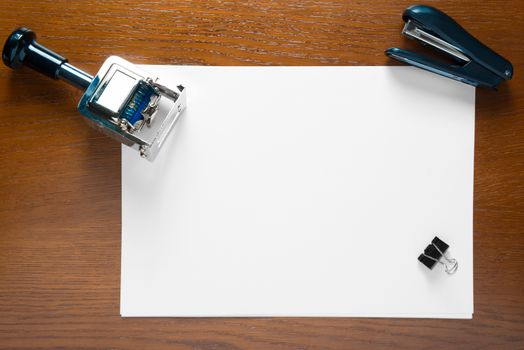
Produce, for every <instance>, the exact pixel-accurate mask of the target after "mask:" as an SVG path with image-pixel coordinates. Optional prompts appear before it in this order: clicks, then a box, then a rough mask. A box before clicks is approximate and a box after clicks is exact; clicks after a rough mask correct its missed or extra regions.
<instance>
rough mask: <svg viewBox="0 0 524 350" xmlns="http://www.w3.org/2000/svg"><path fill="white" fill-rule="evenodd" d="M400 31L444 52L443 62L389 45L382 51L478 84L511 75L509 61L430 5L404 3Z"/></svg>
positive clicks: (487, 84)
mask: <svg viewBox="0 0 524 350" xmlns="http://www.w3.org/2000/svg"><path fill="white" fill-rule="evenodd" d="M402 19H403V20H404V22H406V24H405V26H404V29H403V30H402V34H404V35H405V36H407V37H408V38H411V39H415V40H418V41H420V42H422V44H426V45H429V46H431V47H433V48H435V49H437V50H439V51H442V52H444V53H445V54H447V55H448V56H449V57H450V58H451V59H452V60H453V61H454V62H455V63H453V64H446V63H443V62H439V61H436V60H434V59H431V58H429V57H427V56H423V55H420V54H417V53H414V52H410V51H406V50H402V49H397V48H390V49H387V50H386V51H385V54H386V55H387V56H389V57H391V58H394V59H396V60H399V61H401V62H404V63H407V64H411V65H413V66H416V67H419V68H422V69H425V70H427V71H430V72H433V73H437V74H440V75H442V76H445V77H448V78H451V79H455V80H458V81H460V82H463V83H466V84H470V85H473V86H478V87H487V88H492V89H495V88H496V86H497V85H498V84H499V83H501V82H502V81H504V80H510V79H511V78H512V76H513V66H512V65H511V62H509V61H508V60H506V59H505V58H504V57H502V56H500V55H498V54H497V53H495V52H494V51H493V50H491V49H490V48H489V47H487V46H486V45H484V44H483V43H481V42H480V41H479V40H477V39H476V38H474V37H473V36H472V35H471V34H469V33H468V32H467V31H466V30H464V28H462V27H461V26H460V25H459V24H458V23H457V22H455V21H454V20H453V18H451V17H449V16H448V15H446V14H445V13H444V12H442V11H440V10H437V9H436V8H434V7H431V6H425V5H414V6H410V7H408V8H407V9H406V10H405V11H404V13H403V15H402Z"/></svg>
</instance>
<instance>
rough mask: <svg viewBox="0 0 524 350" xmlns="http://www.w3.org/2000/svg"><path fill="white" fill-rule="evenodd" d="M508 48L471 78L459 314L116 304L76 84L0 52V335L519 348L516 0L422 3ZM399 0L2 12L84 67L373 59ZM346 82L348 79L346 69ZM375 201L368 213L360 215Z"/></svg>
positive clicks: (103, 151) (82, 342)
mask: <svg viewBox="0 0 524 350" xmlns="http://www.w3.org/2000/svg"><path fill="white" fill-rule="evenodd" d="M428 3H430V4H434V5H436V6H437V7H439V8H441V9H443V10H445V11H446V12H447V13H448V14H450V15H451V16H453V17H454V18H455V19H457V20H458V21H459V22H460V23H461V24H462V25H463V26H464V27H466V28H467V29H468V30H469V31H470V32H471V33H472V34H473V35H475V36H477V37H478V38H480V40H482V41H483V42H484V43H486V44H488V45H489V46H491V47H492V48H493V49H495V50H496V51H497V52H499V53H500V54H502V55H503V56H505V57H507V58H509V59H510V60H511V61H512V62H513V64H514V67H515V78H514V79H513V80H512V81H510V82H508V83H505V84H503V85H502V86H501V87H500V90H499V91H498V92H494V91H486V90H478V91H477V105H476V106H477V107H476V146H475V147H476V149H475V199H474V254H475V268H474V271H475V275H474V285H475V314H474V317H473V320H427V319H358V318H357V319H351V318H342V319H335V318H226V319H222V318H204V319H196V318H195V319H192V318H188V319H183V318H156V319H151V318H143V319H122V318H121V317H120V315H119V287H120V285H119V284H120V231H121V219H120V215H121V209H120V205H121V203H120V196H121V192H120V191H121V190H120V181H121V180H120V176H121V172H120V145H119V144H118V143H115V142H114V141H112V140H110V139H108V138H106V137H105V136H103V135H101V134H99V133H98V132H96V131H94V130H91V129H90V128H89V127H87V126H86V124H85V123H84V122H83V120H82V119H81V117H80V116H79V114H78V113H77V111H76V103H77V102H78V99H79V97H80V95H81V93H80V92H79V91H76V90H75V89H73V88H71V87H69V86H67V85H66V84H64V83H62V82H55V81H52V80H50V79H48V78H46V77H43V76H40V75H38V74H36V73H34V72H32V71H30V70H29V69H23V70H21V71H19V72H14V71H11V70H9V69H8V68H6V67H4V66H2V67H0V348H1V349H209V350H211V349H213V350H219V349H282V350H284V349H302V350H306V349H307V350H309V349H421V348H428V349H524V186H523V185H524V45H523V39H524V35H523V29H524V15H523V14H524V2H523V1H492V0H484V1H471V0H463V1H439V2H434V1H428ZM408 5H410V2H407V1H384V0H380V1H369V2H368V1H350V0H313V1H308V0H300V1H295V0H287V1H285V0H283V1H268V0H264V1H250V0H245V1H241V2H235V1H226V0H222V1H211V0H206V1H194V2H191V1H185V0H179V1H150V0H145V1H133V2H132V1H120V0H118V1H95V0H86V1H65V0H54V1H11V0H2V2H1V3H0V40H2V41H3V40H4V39H3V38H6V37H7V35H8V34H9V33H10V32H11V31H12V30H13V29H14V28H16V27H18V26H21V25H24V26H28V27H30V28H32V29H34V30H35V31H36V32H37V34H38V36H39V39H38V40H39V41H40V42H41V43H42V44H43V45H45V46H47V47H49V48H52V49H54V50H55V51H57V52H58V53H60V54H62V55H64V56H65V57H68V58H69V60H70V62H71V63H72V64H74V65H76V66H78V67H80V68H83V69H85V70H86V71H88V72H91V73H95V72H96V71H97V70H98V68H99V67H100V65H101V64H102V62H103V61H104V60H105V58H106V57H107V56H109V55H119V56H122V57H124V58H126V59H128V60H130V61H133V62H135V63H144V64H193V65H194V64H197V65H390V64H395V63H394V62H392V61H390V60H389V59H388V58H386V57H385V56H384V54H383V51H384V49H386V48H388V47H392V46H397V47H404V48H412V49H417V50H419V45H417V44H415V43H413V42H408V40H407V39H405V38H403V37H401V35H400V30H401V27H402V23H403V22H402V20H401V13H402V11H403V10H404V8H405V7H406V6H408ZM349 83H351V82H348V84H349ZM377 215H380V214H379V213H377Z"/></svg>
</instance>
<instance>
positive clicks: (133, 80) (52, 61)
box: [2, 28, 186, 160]
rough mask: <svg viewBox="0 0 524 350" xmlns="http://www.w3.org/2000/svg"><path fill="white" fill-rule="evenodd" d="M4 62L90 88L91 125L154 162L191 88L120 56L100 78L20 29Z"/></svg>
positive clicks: (86, 100)
mask: <svg viewBox="0 0 524 350" xmlns="http://www.w3.org/2000/svg"><path fill="white" fill-rule="evenodd" d="M2 60H3V61H4V63H5V64H6V65H7V66H8V67H11V68H13V69H18V68H20V67H21V66H22V65H26V66H28V67H30V68H32V69H34V70H36V71H38V72H40V73H42V74H44V75H46V76H48V77H50V78H53V79H55V80H63V81H65V82H67V83H69V84H71V85H72V86H74V87H76V88H78V89H81V90H82V91H84V94H83V96H82V98H81V99H80V102H79V103H78V110H79V111H80V113H81V114H82V115H83V116H84V117H86V120H87V121H88V123H89V124H91V125H93V126H95V127H97V128H98V129H100V130H101V131H102V132H104V133H105V134H107V135H109V136H111V137H113V138H115V139H117V140H118V141H119V142H121V143H123V144H125V145H127V146H130V147H133V148H135V149H136V150H138V151H139V152H140V155H141V156H142V157H144V158H147V159H149V160H153V159H154V158H155V156H156V155H157V153H158V151H159V150H160V148H161V146H162V144H163V143H164V141H165V139H166V137H167V136H168V135H169V132H170V131H171V130H172V129H173V127H174V125H175V123H176V122H177V120H178V118H179V117H180V115H181V114H182V112H183V111H184V109H185V107H186V93H185V87H184V86H182V85H178V86H167V85H165V84H164V83H163V82H162V81H161V80H160V79H159V77H156V76H154V75H151V74H149V73H147V72H144V71H143V70H142V69H140V68H138V67H137V66H135V65H133V64H132V63H130V62H128V61H126V60H124V59H122V58H120V57H116V56H111V57H109V58H108V59H107V60H106V61H105V62H104V64H103V65H102V67H101V68H100V70H99V71H98V73H97V74H96V76H95V77H92V76H91V75H89V74H87V73H85V72H83V71H82V70H80V69H78V68H76V67H73V66H72V65H70V64H69V63H68V62H67V59H66V58H64V57H62V56H60V55H58V54H57V53H55V52H53V51H51V50H49V49H48V48H46V47H44V46H42V45H40V44H39V43H37V42H36V34H35V33H34V32H33V31H32V30H30V29H27V28H18V29H16V30H15V31H14V32H13V33H11V35H10V36H9V37H8V38H7V41H6V42H5V45H4V49H3V51H2Z"/></svg>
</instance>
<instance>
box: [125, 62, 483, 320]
mask: <svg viewBox="0 0 524 350" xmlns="http://www.w3.org/2000/svg"><path fill="white" fill-rule="evenodd" d="M145 68H146V70H149V71H151V72H154V73H156V74H159V75H161V76H162V77H166V79H167V80H168V81H171V82H172V83H173V84H179V83H182V84H183V85H185V86H186V87H187V94H188V95H187V96H188V102H187V104H188V108H187V111H186V112H185V115H184V116H183V117H182V119H181V120H180V122H179V124H178V125H177V128H176V130H175V131H174V133H172V134H171V136H170V138H169V141H168V142H167V144H166V145H165V146H164V148H163V149H162V151H161V153H160V155H159V156H158V158H157V159H156V160H155V162H154V163H149V162H148V161H145V160H142V159H140V158H139V156H138V154H137V152H136V151H134V150H130V149H128V148H127V147H123V149H122V286H121V287H122V288H121V314H122V316H369V317H439V318H440V317H442V318H471V317H472V313H473V242H472V219H473V150H474V112H475V108H474V105H475V102H474V100H475V90H474V88H472V87H470V86H467V85H464V84H460V83H457V82H455V81H452V80H450V79H445V78H442V77H439V76H437V75H435V74H430V73H427V72H425V71H422V70H418V69H415V68H410V67H190V66H189V67H188V66H185V67H177V66H147V67H145ZM435 235H438V236H439V237H440V238H441V239H443V240H444V241H445V242H447V243H448V244H449V245H450V249H449V255H451V256H453V257H455V258H457V260H458V261H459V264H460V265H459V269H458V271H457V273H456V274H455V275H452V276H448V275H447V274H446V273H445V272H444V269H443V268H442V266H436V267H435V268H434V269H433V270H428V269H427V268H426V267H424V266H423V265H422V264H421V263H419V262H418V261H417V257H418V255H419V254H420V253H421V252H422V251H423V249H424V248H425V247H426V245H428V244H429V243H430V241H431V240H432V238H433V237H434V236H435Z"/></svg>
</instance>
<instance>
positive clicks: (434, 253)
mask: <svg viewBox="0 0 524 350" xmlns="http://www.w3.org/2000/svg"><path fill="white" fill-rule="evenodd" d="M448 248H449V245H447V244H446V243H445V242H443V241H442V240H441V239H440V238H438V237H436V236H435V238H433V240H432V241H431V244H430V245H428V246H427V247H426V249H424V253H422V254H420V255H419V257H418V261H420V262H421V263H423V264H424V265H425V266H426V267H427V268H428V269H430V270H431V269H433V267H434V266H435V265H436V264H437V263H439V264H442V265H444V267H445V268H446V272H447V273H448V275H452V274H454V273H455V272H457V269H458V262H457V260H456V259H451V258H448V257H446V255H445V254H446V251H447V250H448Z"/></svg>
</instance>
